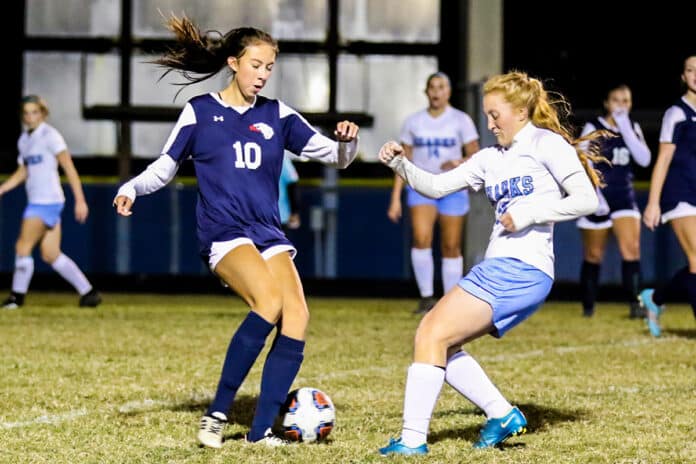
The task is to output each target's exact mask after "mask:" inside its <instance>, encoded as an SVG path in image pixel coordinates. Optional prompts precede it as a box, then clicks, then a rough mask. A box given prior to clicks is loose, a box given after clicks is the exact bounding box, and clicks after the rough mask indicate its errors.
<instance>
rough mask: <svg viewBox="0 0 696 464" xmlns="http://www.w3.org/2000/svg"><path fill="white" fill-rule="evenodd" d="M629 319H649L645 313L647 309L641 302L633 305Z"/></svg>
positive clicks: (629, 312)
mask: <svg viewBox="0 0 696 464" xmlns="http://www.w3.org/2000/svg"><path fill="white" fill-rule="evenodd" d="M628 317H629V319H643V318H645V317H648V315H647V313H646V312H645V308H643V307H642V306H641V305H640V303H639V302H637V301H634V302H632V303H631V309H630V310H629V311H628Z"/></svg>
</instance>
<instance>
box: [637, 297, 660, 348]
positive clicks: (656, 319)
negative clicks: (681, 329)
mask: <svg viewBox="0 0 696 464" xmlns="http://www.w3.org/2000/svg"><path fill="white" fill-rule="evenodd" d="M653 293H655V290H654V289H652V288H646V289H645V290H643V291H641V292H640V293H639V294H638V302H639V303H640V305H641V306H642V307H643V308H644V309H645V314H646V317H645V322H646V323H647V324H648V329H649V330H650V334H651V335H652V336H653V337H659V336H660V335H661V334H662V329H661V328H660V315H661V314H662V311H664V308H663V307H662V306H658V305H657V304H656V303H655V302H654V301H653Z"/></svg>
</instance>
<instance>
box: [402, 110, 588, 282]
mask: <svg viewBox="0 0 696 464" xmlns="http://www.w3.org/2000/svg"><path fill="white" fill-rule="evenodd" d="M390 166H391V167H392V169H394V170H396V171H397V172H398V173H399V174H400V175H401V176H402V177H404V178H405V179H406V181H407V182H408V183H409V185H411V186H413V187H414V188H415V189H416V190H418V191H419V192H421V193H422V194H424V195H426V196H430V197H432V198H440V197H443V196H445V195H448V194H450V193H452V192H455V191H457V190H461V189H463V188H466V187H471V188H473V189H474V190H477V191H478V190H479V189H481V187H485V191H486V195H487V196H488V199H489V200H490V201H491V204H492V205H493V206H494V208H495V224H494V225H493V231H492V232H491V236H490V241H489V244H488V249H487V250H486V258H497V257H506V258H517V259H519V260H520V261H523V262H525V263H527V264H530V265H532V266H534V267H536V268H537V269H539V270H541V271H543V272H544V273H546V274H548V275H549V276H550V277H552V278H553V276H554V254H553V223H554V222H557V221H566V220H569V219H576V218H578V217H580V216H584V215H587V214H590V213H591V212H593V211H595V210H596V209H597V206H598V201H597V194H596V192H595V188H594V187H593V186H592V183H591V182H590V179H589V177H588V176H587V174H586V173H585V170H584V168H583V167H582V165H581V164H580V160H579V158H578V156H577V153H576V151H575V149H574V148H573V147H572V146H571V145H570V144H569V143H568V142H566V141H565V140H564V139H563V137H561V136H560V135H558V134H556V133H554V132H552V131H550V130H547V129H541V128H538V127H535V126H534V125H533V124H532V123H528V124H527V125H526V126H524V127H523V128H522V129H521V130H520V131H519V132H518V133H517V135H515V138H514V140H513V142H512V144H511V145H510V147H509V148H507V149H504V148H502V147H500V146H494V147H489V148H484V149H483V150H481V151H478V152H477V153H475V154H474V155H473V156H472V157H471V158H469V160H468V161H467V162H465V163H463V164H461V165H459V166H458V167H456V168H454V169H452V170H450V171H447V172H445V173H443V174H439V175H434V174H430V173H427V172H425V171H422V170H419V169H418V168H416V167H415V166H414V164H413V163H410V162H408V161H407V160H405V159H404V158H403V157H401V156H398V157H395V158H394V159H393V160H392V162H390ZM561 185H563V186H564V187H561ZM566 192H568V195H566ZM505 212H509V213H510V216H511V217H512V219H513V222H514V224H515V226H516V228H517V231H516V232H508V231H507V230H505V228H504V227H503V225H502V224H501V222H500V218H501V217H502V216H503V214H505Z"/></svg>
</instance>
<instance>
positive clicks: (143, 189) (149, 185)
mask: <svg viewBox="0 0 696 464" xmlns="http://www.w3.org/2000/svg"><path fill="white" fill-rule="evenodd" d="M178 170H179V165H178V164H177V163H176V161H174V160H173V159H172V158H171V157H170V156H169V155H161V156H160V157H159V158H157V159H156V160H155V161H153V162H152V163H150V164H149V165H148V167H147V168H146V169H145V170H144V171H143V172H141V173H140V174H138V175H137V176H136V177H134V178H132V179H131V180H129V181H128V182H126V183H125V184H123V185H122V186H121V187H120V188H119V189H118V193H117V194H116V196H121V195H123V196H125V197H128V198H130V199H131V201H135V197H136V196H142V195H147V194H149V193H152V192H156V191H157V190H159V189H161V188H162V187H164V186H165V185H167V184H168V183H169V182H170V181H171V180H172V179H173V178H174V176H175V175H176V172H177V171H178Z"/></svg>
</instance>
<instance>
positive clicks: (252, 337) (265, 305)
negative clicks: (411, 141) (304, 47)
mask: <svg viewBox="0 0 696 464" xmlns="http://www.w3.org/2000/svg"><path fill="white" fill-rule="evenodd" d="M168 26H169V28H170V29H171V30H172V31H173V32H174V34H175V36H176V45H175V46H174V47H173V48H171V49H170V50H169V51H168V52H167V53H165V54H164V55H163V56H162V57H161V58H159V59H157V60H156V61H155V63H157V64H159V65H161V66H163V67H165V68H168V70H167V72H169V71H172V70H174V71H178V72H181V73H182V75H183V76H185V77H186V78H188V79H189V81H190V82H200V81H202V80H204V79H207V78H209V77H211V76H213V75H215V74H216V73H217V72H219V71H220V70H221V69H222V68H227V69H229V70H230V71H231V73H232V79H231V81H230V83H229V85H228V86H227V87H226V88H224V89H223V90H221V91H220V92H217V93H208V94H204V95H200V96H197V97H194V98H192V99H190V100H189V101H188V102H187V103H186V105H185V106H184V108H183V110H182V111H181V114H180V116H179V119H178V121H177V123H176V126H175V127H174V129H173V130H172V132H171V134H170V136H169V138H168V140H167V142H166V144H165V145H164V149H163V150H162V155H161V156H160V157H159V158H158V159H157V160H156V161H154V162H153V163H151V164H150V165H149V166H148V167H147V169H146V170H145V171H144V172H142V173H141V174H140V175H138V176H137V177H135V178H133V179H132V180H130V181H129V182H127V183H125V184H124V185H123V186H122V187H121V188H120V189H119V191H118V193H117V196H116V198H115V199H114V205H115V206H116V209H117V212H118V214H121V215H123V216H129V215H131V213H132V212H131V207H132V204H133V201H134V200H135V197H136V196H139V195H146V194H148V193H152V192H154V191H156V190H158V189H160V188H161V187H163V186H164V185H165V184H167V183H168V182H169V181H170V180H171V179H172V178H173V177H174V175H175V174H176V171H177V168H178V166H179V164H180V163H182V162H183V161H184V160H185V159H187V158H191V159H192V161H193V163H194V166H195V170H196V178H197V180H198V203H197V207H196V219H197V233H198V239H199V249H200V253H201V256H202V258H203V259H204V260H205V261H206V262H207V263H208V265H209V267H210V269H211V271H212V272H213V273H214V274H215V275H216V276H218V277H219V278H220V279H221V280H222V281H223V282H224V283H225V284H226V285H228V286H229V287H230V288H231V289H233V290H234V291H235V292H236V293H237V294H239V296H241V297H242V298H243V299H244V300H245V301H246V302H247V304H249V306H250V308H251V311H250V312H249V313H248V314H247V316H246V318H245V319H244V321H243V322H242V323H241V325H240V326H239V327H238V328H237V330H236V332H235V334H234V336H233V337H232V340H231V341H230V344H229V347H228V349H227V356H226V358H225V361H224V365H223V367H222V374H221V376H220V381H219V384H218V388H217V392H216V394H215V398H214V399H213V401H212V403H211V404H210V406H209V408H208V410H207V412H206V413H205V415H204V416H203V417H202V418H201V423H200V429H199V432H198V440H199V441H200V443H201V444H202V445H204V446H209V447H213V448H219V447H221V446H222V437H223V429H224V425H225V423H226V421H227V414H228V412H229V410H230V407H231V405H232V402H233V400H234V397H235V394H236V393H237V390H238V389H239V387H240V385H241V384H242V382H243V381H244V378H245V377H246V376H247V374H248V372H249V370H250V369H251V366H252V365H253V364H254V362H255V360H256V358H257V357H258V355H259V353H260V352H261V350H262V349H263V347H264V345H265V342H266V338H267V336H268V335H269V334H270V333H271V331H272V330H273V328H274V327H276V325H278V328H279V331H278V333H277V334H276V337H275V340H274V341H273V344H272V346H271V349H270V351H269V353H268V356H267V358H266V361H265V364H264V368H263V374H262V380H261V392H260V395H259V398H258V402H257V406H256V411H255V415H254V419H253V422H252V424H251V429H250V431H249V433H248V434H247V436H246V440H247V441H248V442H254V443H256V442H258V443H263V444H266V445H268V446H278V445H282V444H284V441H283V440H281V439H280V438H278V437H276V436H274V435H273V433H272V431H271V426H272V424H273V422H274V420H275V418H276V416H277V415H278V413H279V410H280V408H281V406H282V404H283V402H284V401H285V398H286V396H287V393H288V391H289V389H290V386H291V385H292V382H293V380H294V379H295V376H296V375H297V372H298V371H299V369H300V365H301V363H302V360H303V351H304V345H305V342H304V339H305V331H306V328H307V323H308V321H309V311H308V309H307V303H306V301H305V297H304V294H303V290H302V284H301V282H300V278H299V275H298V273H297V270H296V268H295V265H294V264H293V257H294V255H295V253H296V250H295V247H294V246H293V244H292V243H290V241H289V240H288V239H287V238H286V237H285V234H284V233H283V231H282V229H281V222H280V216H279V212H278V185H279V177H280V172H281V167H282V164H283V155H284V150H286V149H287V150H289V151H291V152H293V153H295V154H297V155H302V156H305V157H308V158H313V159H315V160H318V161H321V162H324V163H327V164H331V165H334V166H337V167H339V168H345V167H347V166H348V165H349V164H350V163H351V162H352V161H353V159H354V158H355V156H356V153H357V135H358V126H357V125H356V124H354V123H352V122H349V121H342V122H339V123H338V124H337V126H336V130H335V132H334V135H335V136H336V138H337V140H338V142H336V141H333V140H331V139H329V138H327V137H325V136H324V135H322V134H320V133H318V132H317V131H316V130H315V129H313V128H312V127H311V126H310V125H309V124H308V123H307V121H306V120H305V119H304V118H303V117H302V116H301V115H300V114H298V113H297V112H296V111H294V110H293V109H291V108H289V107H288V106H287V105H285V104H284V103H283V102H281V101H279V100H271V99H268V98H265V97H262V96H261V95H259V93H260V92H261V90H262V89H263V87H264V85H265V84H266V82H267V81H268V79H269V78H270V76H271V73H272V70H273V65H274V63H275V61H276V56H277V54H278V46H277V42H276V41H275V40H274V39H273V38H272V37H271V36H270V35H268V34H267V33H265V32H263V31H261V30H258V29H255V28H251V27H241V28H238V29H233V30H231V31H229V32H228V33H226V34H224V35H222V34H218V33H206V34H203V33H201V32H200V29H199V28H198V26H197V25H196V24H194V23H193V22H192V21H191V20H189V19H188V18H186V17H183V18H178V17H176V16H172V17H171V18H170V19H169V21H168ZM281 321H282V324H281V323H280V322H281Z"/></svg>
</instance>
